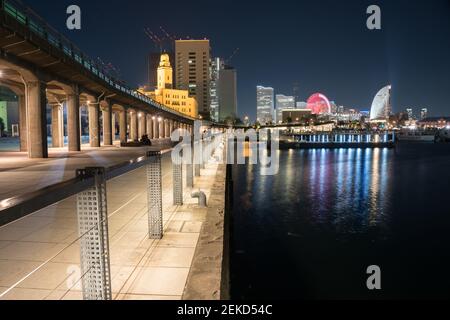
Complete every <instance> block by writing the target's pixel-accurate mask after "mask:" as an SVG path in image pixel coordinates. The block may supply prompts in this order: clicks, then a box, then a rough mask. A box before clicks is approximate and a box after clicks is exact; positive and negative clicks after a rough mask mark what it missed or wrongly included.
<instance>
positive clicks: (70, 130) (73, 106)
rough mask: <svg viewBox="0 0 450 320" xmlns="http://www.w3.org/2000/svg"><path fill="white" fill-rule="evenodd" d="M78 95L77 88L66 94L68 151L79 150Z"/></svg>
mask: <svg viewBox="0 0 450 320" xmlns="http://www.w3.org/2000/svg"><path fill="white" fill-rule="evenodd" d="M80 130H81V129H80V96H79V95H78V90H75V92H74V94H69V95H67V136H68V142H69V152H78V151H81V136H80V135H81V133H80Z"/></svg>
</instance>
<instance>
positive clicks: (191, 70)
mask: <svg viewBox="0 0 450 320" xmlns="http://www.w3.org/2000/svg"><path fill="white" fill-rule="evenodd" d="M210 77H211V70H210V43H209V40H207V39H205V40H176V41H175V79H176V84H177V89H181V90H188V91H189V95H190V96H191V97H194V98H195V100H196V101H197V104H198V113H199V114H200V115H202V117H203V118H204V119H207V118H209V117H210V116H211V112H210V107H211V104H210V81H211V78H210Z"/></svg>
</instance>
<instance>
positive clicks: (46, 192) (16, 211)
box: [0, 152, 164, 227]
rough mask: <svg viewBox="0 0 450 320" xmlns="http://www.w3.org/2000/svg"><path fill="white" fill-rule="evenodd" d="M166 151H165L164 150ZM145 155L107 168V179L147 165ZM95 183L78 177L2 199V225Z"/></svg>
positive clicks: (147, 159)
mask: <svg viewBox="0 0 450 320" xmlns="http://www.w3.org/2000/svg"><path fill="white" fill-rule="evenodd" d="M162 153H164V152H162ZM149 160H150V158H149V157H148V156H147V155H145V156H142V157H138V158H135V159H132V160H128V161H124V162H122V163H120V164H117V165H114V166H110V167H108V168H106V180H111V179H114V178H116V177H119V176H121V175H124V174H126V173H128V172H131V171H134V170H136V169H139V168H141V167H143V166H145V165H146V164H147V163H148V162H149ZM93 185H94V179H93V178H80V177H76V178H73V179H70V180H66V181H63V182H60V183H56V184H53V185H50V186H47V187H45V188H42V189H40V190H36V191H33V192H30V193H26V194H23V195H19V196H15V197H12V198H9V199H4V200H0V227H1V226H4V225H6V224H8V223H11V222H13V221H15V220H17V219H20V218H23V217H25V216H27V215H29V214H31V213H34V212H36V211H39V210H41V209H44V208H46V207H48V206H51V205H53V204H55V203H58V202H60V201H62V200H64V199H67V198H69V197H72V196H74V195H76V194H78V193H80V192H82V191H84V190H86V189H87V188H89V187H92V186H93Z"/></svg>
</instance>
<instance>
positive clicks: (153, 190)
mask: <svg viewBox="0 0 450 320" xmlns="http://www.w3.org/2000/svg"><path fill="white" fill-rule="evenodd" d="M147 157H148V158H149V162H148V164H147V199H148V232H149V238H150V239H162V237H163V211H162V170H161V152H159V151H149V152H148V153H147Z"/></svg>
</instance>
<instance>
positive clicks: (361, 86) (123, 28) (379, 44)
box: [27, 0, 450, 119]
mask: <svg viewBox="0 0 450 320" xmlns="http://www.w3.org/2000/svg"><path fill="white" fill-rule="evenodd" d="M27 4H30V5H31V6H32V7H34V8H35V9H36V11H37V12H38V13H39V14H40V15H42V16H43V17H44V18H45V19H47V20H48V21H49V23H51V24H52V25H53V26H55V28H57V29H61V30H62V31H63V32H64V33H65V34H66V35H67V36H68V37H69V38H70V39H72V40H73V41H75V42H76V43H77V44H79V46H80V48H81V49H82V50H83V51H85V52H86V53H87V54H89V55H91V54H92V53H95V54H92V56H93V58H95V57H96V56H99V57H101V58H102V59H103V60H104V61H108V62H112V63H113V64H114V65H116V66H117V68H118V69H120V70H121V71H122V75H123V78H124V80H125V81H126V82H127V83H129V84H130V85H131V86H136V87H137V86H138V85H140V84H144V83H145V82H146V80H147V73H146V72H145V71H144V70H145V68H144V67H145V66H146V58H147V57H148V54H149V52H150V51H155V50H156V49H155V47H154V45H153V44H152V43H151V41H149V39H148V38H147V37H146V36H145V34H144V32H143V28H145V27H149V28H150V29H154V30H158V29H159V27H160V26H164V27H165V28H166V29H168V30H169V32H171V33H173V34H174V35H175V36H176V37H177V38H187V37H188V36H190V37H191V38H192V39H194V38H195V39H203V38H205V37H206V38H208V39H209V40H211V46H212V49H213V53H212V56H214V57H217V56H220V57H224V58H225V59H226V57H228V56H230V55H231V54H232V52H233V51H234V50H235V48H238V47H239V48H240V49H241V50H240V51H239V53H238V54H237V55H236V56H235V57H234V58H233V62H232V65H233V66H234V67H235V68H236V70H237V71H238V74H239V78H238V98H239V102H238V105H239V110H238V113H239V115H240V116H241V117H243V116H244V115H249V116H250V117H251V118H252V119H254V118H255V116H256V114H255V111H256V110H254V109H255V108H254V101H255V92H254V91H255V90H254V88H255V86H257V85H259V84H266V85H270V86H272V87H274V88H277V92H279V93H282V94H285V95H297V94H298V96H299V98H300V100H302V101H304V100H306V98H307V97H308V96H309V94H310V93H313V92H323V93H324V94H326V95H327V96H329V97H333V99H334V100H335V101H339V102H340V103H342V104H344V105H349V106H354V107H356V108H359V109H361V110H368V109H370V103H371V101H372V99H373V95H374V94H375V93H376V92H377V90H378V89H379V88H380V87H382V86H384V85H387V84H391V85H392V86H393V97H392V105H393V111H394V112H400V111H403V110H404V108H405V107H407V106H414V107H416V108H423V107H425V108H428V110H429V114H430V116H441V115H442V116H443V115H446V114H447V113H448V111H447V110H448V103H447V97H446V95H447V92H449V91H450V83H449V82H450V81H448V76H447V75H448V74H449V72H450V71H449V70H450V61H448V59H446V57H447V56H449V55H450V45H449V44H448V41H445V40H446V39H448V38H449V36H450V22H449V21H450V19H448V17H449V14H450V10H449V9H450V5H449V3H448V1H444V0H439V1H436V2H435V6H434V8H435V10H433V11H431V10H427V7H426V5H427V4H428V3H427V2H426V1H413V2H411V1H409V2H408V1H396V2H395V3H392V2H389V1H379V3H378V4H379V6H380V7H381V10H382V30H381V31H370V30H368V29H367V28H366V26H365V24H366V19H367V14H366V9H367V6H368V5H369V4H371V3H370V2H368V1H348V2H346V4H345V5H342V3H336V2H333V1H318V2H314V3H312V2H305V1H302V2H300V3H297V4H288V3H283V5H280V4H277V5H275V4H267V5H266V6H264V7H263V8H256V9H255V7H254V6H252V5H251V4H250V3H248V4H247V3H245V4H242V3H237V2H231V3H229V4H227V8H228V9H229V10H227V12H228V15H225V17H219V16H217V15H216V14H215V9H216V8H215V6H214V5H212V4H209V5H208V4H207V3H205V2H202V1H200V2H199V3H196V4H195V5H191V4H189V5H188V4H184V3H182V2H180V3H179V10H177V11H178V12H173V13H172V15H173V17H171V19H170V21H169V20H168V19H167V17H166V16H161V17H158V16H152V19H149V18H148V17H149V12H152V11H153V10H155V11H157V9H158V6H161V5H163V4H152V5H151V6H150V5H149V4H145V3H139V6H140V10H135V7H136V6H133V5H131V6H129V8H125V7H123V6H122V5H121V4H120V2H119V1H111V2H110V3H109V5H108V6H107V7H105V6H104V5H102V4H101V3H98V2H88V1H85V0H80V1H78V2H77V4H78V5H79V6H80V7H81V9H82V13H83V15H82V30H81V31H69V30H67V29H65V28H64V26H65V19H66V17H67V16H66V15H65V9H66V8H67V5H68V4H69V1H65V0H63V1H60V2H58V3H50V2H47V1H37V0H29V1H27ZM136 4H137V3H136ZM238 6H239V7H238ZM323 8H326V10H323ZM252 11H254V13H251V14H250V15H251V16H255V17H256V16H259V17H261V18H264V19H257V20H255V19H253V20H255V23H254V24H253V25H252V26H247V25H246V24H245V21H246V20H245V19H247V18H248V14H249V12H252ZM56 12H61V14H60V15H57V14H55V13H56ZM186 15H188V16H190V17H191V18H192V19H190V22H188V23H187V22H186V21H185V19H182V16H186ZM119 17H120V19H127V18H131V19H133V21H134V23H133V24H130V25H124V24H115V23H111V24H108V23H106V24H99V23H98V20H102V21H120V19H119ZM281 17H283V19H281ZM230 18H231V19H230ZM230 20H232V21H233V24H232V25H230V24H229V21H230ZM264 20H266V21H267V20H269V21H275V20H279V21H280V22H279V23H277V24H275V25H274V24H272V23H269V24H267V23H264V22H263V21H264ZM419 21H420V23H419ZM225 25H227V28H224V27H225ZM205 26H208V28H205ZM224 30H226V31H224ZM127 34H134V35H135V36H134V37H128V36H126V35H127ZM412 35H414V36H412ZM100 37H101V41H98V39H100ZM117 46H120V47H130V48H133V50H129V51H127V55H124V54H123V52H122V51H121V50H115V48H116V47H117ZM266 46H272V47H275V48H279V50H271V51H270V52H269V51H267V50H264V48H265V47H266ZM305 48H306V49H305ZM308 48H314V50H308ZM280 63H283V64H286V63H288V64H289V67H288V68H280V65H279V64H280ZM295 83H298V84H297V85H294V84H295ZM295 86H296V87H298V88H299V90H298V93H295V94H294V93H293V91H294V87H295Z"/></svg>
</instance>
